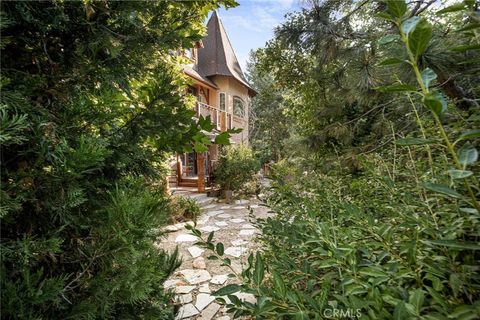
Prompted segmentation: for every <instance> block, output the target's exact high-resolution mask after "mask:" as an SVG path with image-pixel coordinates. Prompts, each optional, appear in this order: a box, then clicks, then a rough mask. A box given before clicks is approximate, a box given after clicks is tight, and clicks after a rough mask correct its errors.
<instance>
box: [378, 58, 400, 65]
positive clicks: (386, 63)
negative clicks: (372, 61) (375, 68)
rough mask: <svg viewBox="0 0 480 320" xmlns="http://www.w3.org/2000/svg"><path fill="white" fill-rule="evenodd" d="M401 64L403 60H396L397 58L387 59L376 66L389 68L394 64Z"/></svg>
mask: <svg viewBox="0 0 480 320" xmlns="http://www.w3.org/2000/svg"><path fill="white" fill-rule="evenodd" d="M402 62H403V60H401V59H398V58H388V59H385V60H383V61H381V62H380V63H379V64H378V65H379V66H391V65H394V64H399V63H402Z"/></svg>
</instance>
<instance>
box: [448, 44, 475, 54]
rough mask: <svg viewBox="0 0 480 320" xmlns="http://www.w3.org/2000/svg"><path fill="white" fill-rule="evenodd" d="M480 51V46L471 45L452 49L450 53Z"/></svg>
mask: <svg viewBox="0 0 480 320" xmlns="http://www.w3.org/2000/svg"><path fill="white" fill-rule="evenodd" d="M478 49H480V44H470V45H468V44H467V45H461V46H456V47H453V48H451V49H450V51H453V52H465V51H470V50H478Z"/></svg>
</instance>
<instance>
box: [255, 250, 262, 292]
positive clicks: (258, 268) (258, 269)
mask: <svg viewBox="0 0 480 320" xmlns="http://www.w3.org/2000/svg"><path fill="white" fill-rule="evenodd" d="M264 276H265V267H264V264H263V259H262V256H261V255H260V252H257V254H256V255H255V272H254V273H253V281H254V282H255V284H257V285H259V284H261V283H262V281H263V278H264Z"/></svg>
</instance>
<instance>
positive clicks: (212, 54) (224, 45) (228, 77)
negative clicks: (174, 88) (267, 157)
mask: <svg viewBox="0 0 480 320" xmlns="http://www.w3.org/2000/svg"><path fill="white" fill-rule="evenodd" d="M185 56H186V57H187V58H188V59H189V60H190V62H191V63H190V64H189V65H187V66H185V68H184V72H185V74H186V75H188V76H189V77H190V78H191V79H192V85H191V86H190V87H189V89H188V91H189V92H190V93H191V94H193V95H194V96H195V97H197V102H196V106H195V111H196V113H197V117H199V116H200V115H202V116H204V117H207V116H210V118H211V121H212V124H213V125H214V127H215V129H214V132H213V136H212V139H214V136H215V134H218V133H219V132H223V131H225V130H228V129H231V128H241V129H243V130H242V132H240V133H238V134H235V135H233V136H232V138H231V141H232V143H248V114H249V107H250V98H251V97H253V96H254V95H255V91H254V90H253V89H252V88H251V86H250V85H249V84H248V82H247V80H246V79H245V76H244V75H243V72H242V69H241V68H240V64H239V63H238V60H237V57H236V56H235V51H234V50H233V48H232V44H231V43H230V40H229V39H228V36H227V33H226V32H225V28H224V27H223V24H222V21H221V20H220V18H219V16H218V13H217V12H216V11H215V12H213V14H212V15H211V17H210V19H209V21H208V23H207V35H206V36H205V38H203V39H202V41H200V42H197V43H196V44H195V46H194V48H192V49H191V50H187V51H186V52H185ZM218 156H219V146H218V145H211V146H210V147H209V151H208V152H205V153H197V152H191V153H185V154H178V155H177V157H176V168H175V177H174V179H173V180H174V181H172V180H170V181H171V182H173V184H176V185H177V186H187V187H197V188H198V191H199V192H204V191H205V188H206V186H208V185H209V184H210V182H211V175H212V171H213V168H214V167H215V164H216V162H217V161H218Z"/></svg>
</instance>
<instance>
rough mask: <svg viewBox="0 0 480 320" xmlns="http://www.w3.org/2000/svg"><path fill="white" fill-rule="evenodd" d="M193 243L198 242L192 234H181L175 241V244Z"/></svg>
mask: <svg viewBox="0 0 480 320" xmlns="http://www.w3.org/2000/svg"><path fill="white" fill-rule="evenodd" d="M194 241H198V238H197V237H195V236H194V235H192V234H181V235H179V236H178V237H177V238H176V239H175V242H194Z"/></svg>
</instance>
